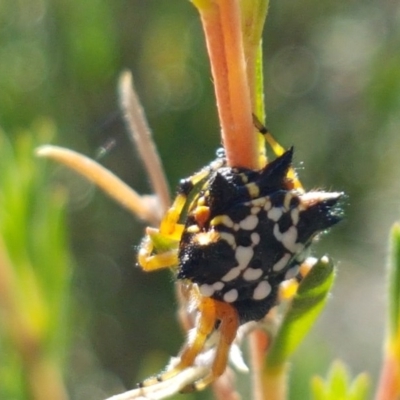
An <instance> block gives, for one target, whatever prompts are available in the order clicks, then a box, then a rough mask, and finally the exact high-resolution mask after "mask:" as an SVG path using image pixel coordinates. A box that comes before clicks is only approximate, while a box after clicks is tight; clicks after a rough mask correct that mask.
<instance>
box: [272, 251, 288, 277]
mask: <svg viewBox="0 0 400 400" xmlns="http://www.w3.org/2000/svg"><path fill="white" fill-rule="evenodd" d="M289 260H290V254H289V253H286V254H285V255H284V256H283V257H282V258H281V259H280V260H279V261H278V262H276V263H275V264H274V266H273V267H272V270H273V271H275V272H278V271H281V270H282V269H283V268H285V267H286V265H287V263H288V262H289Z"/></svg>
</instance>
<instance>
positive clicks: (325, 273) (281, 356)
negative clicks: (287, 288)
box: [266, 257, 335, 370]
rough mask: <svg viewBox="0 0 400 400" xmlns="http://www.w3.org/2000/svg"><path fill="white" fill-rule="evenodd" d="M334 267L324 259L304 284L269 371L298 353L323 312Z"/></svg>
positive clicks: (275, 342) (270, 357)
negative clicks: (304, 339) (295, 352)
mask: <svg viewBox="0 0 400 400" xmlns="http://www.w3.org/2000/svg"><path fill="white" fill-rule="evenodd" d="M334 275H335V274H334V267H333V264H332V263H331V261H330V260H329V259H328V258H327V257H322V258H321V259H320V260H318V262H317V263H316V264H315V265H314V266H313V268H312V269H311V271H310V272H309V274H308V275H307V276H306V277H305V278H304V280H303V281H302V282H301V284H300V286H299V289H298V291H297V293H296V295H295V296H294V298H293V300H292V303H291V305H290V307H289V309H288V310H287V312H286V314H285V316H284V318H283V321H282V324H281V326H280V328H279V331H278V333H277V335H276V337H275V338H274V340H273V342H272V346H271V348H270V350H269V352H268V355H267V359H266V362H267V365H266V366H267V370H268V369H270V370H273V369H279V368H281V367H282V366H283V365H284V364H285V363H286V362H287V360H288V358H289V357H290V356H291V355H292V354H293V352H294V351H295V350H296V348H297V347H298V345H299V344H300V342H301V341H302V340H303V338H304V336H305V335H306V334H307V333H308V331H309V330H310V329H311V327H312V325H313V324H314V322H315V320H316V319H317V317H318V316H319V314H320V312H321V311H322V309H323V307H324V305H325V303H326V300H327V297H328V294H329V291H330V289H331V287H332V284H333V281H334Z"/></svg>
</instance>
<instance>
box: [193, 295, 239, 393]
mask: <svg viewBox="0 0 400 400" xmlns="http://www.w3.org/2000/svg"><path fill="white" fill-rule="evenodd" d="M214 303H215V307H216V317H217V319H218V320H220V321H221V325H220V327H219V331H220V337H219V341H218V344H217V348H216V353H215V358H214V361H213V364H212V367H211V372H210V373H209V374H208V375H207V376H206V377H204V378H203V379H200V380H199V381H198V382H196V383H195V384H194V387H195V389H196V390H203V389H204V388H205V387H207V386H208V385H209V384H210V383H212V382H214V381H215V380H216V379H217V378H218V377H220V376H221V375H222V374H223V373H224V371H225V369H226V366H227V364H228V357H229V351H230V348H231V345H232V342H233V341H234V340H235V338H236V333H237V330H238V328H239V318H238V315H237V312H236V310H235V309H234V308H233V307H232V306H231V305H230V304H228V303H223V302H220V301H217V300H214Z"/></svg>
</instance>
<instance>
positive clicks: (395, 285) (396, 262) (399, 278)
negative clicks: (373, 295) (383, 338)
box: [388, 223, 400, 339]
mask: <svg viewBox="0 0 400 400" xmlns="http://www.w3.org/2000/svg"><path fill="white" fill-rule="evenodd" d="M389 254H390V256H389V265H388V268H389V270H388V284H389V321H388V322H389V334H390V337H391V338H392V339H394V338H395V337H396V335H397V333H398V332H399V310H400V224H399V223H396V224H394V225H393V227H392V230H391V233H390V253H389Z"/></svg>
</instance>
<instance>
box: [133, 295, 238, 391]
mask: <svg viewBox="0 0 400 400" xmlns="http://www.w3.org/2000/svg"><path fill="white" fill-rule="evenodd" d="M218 321H220V326H219V328H218V329H219V331H220V338H219V341H218V345H217V349H216V354H215V358H214V361H213V364H212V367H211V372H210V374H208V375H207V376H206V377H205V378H204V379H201V380H200V381H199V382H198V383H196V384H195V386H194V389H196V390H202V389H204V388H205V387H206V386H208V385H209V384H210V383H211V382H213V381H214V380H215V379H216V378H218V377H219V376H220V375H222V374H223V372H224V371H225V368H226V365H227V362H228V356H229V350H230V347H231V344H232V342H233V341H234V339H235V337H236V332H237V330H238V327H239V319H238V316H237V312H236V310H235V309H234V308H233V307H232V306H231V305H229V304H227V303H223V302H221V301H217V300H214V299H212V298H210V297H202V298H201V300H200V303H199V320H198V323H197V326H196V328H195V336H194V339H193V340H192V341H191V342H190V343H188V344H186V345H185V346H184V348H183V349H182V351H181V354H180V356H179V362H178V364H177V365H175V366H174V367H173V368H172V369H171V370H169V371H167V372H165V373H163V374H161V375H159V376H157V377H156V378H150V379H147V380H146V381H144V382H143V383H142V385H141V386H151V385H154V384H156V383H158V382H163V381H166V380H168V379H170V378H173V377H174V376H176V375H178V374H179V373H180V372H181V371H183V370H184V369H186V368H188V367H191V366H193V365H194V362H195V360H196V357H197V356H198V355H199V354H200V353H201V352H202V350H203V349H204V346H205V343H206V341H207V339H208V337H209V336H210V335H211V333H213V331H214V330H215V327H216V323H217V322H218ZM188 389H193V388H188Z"/></svg>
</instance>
